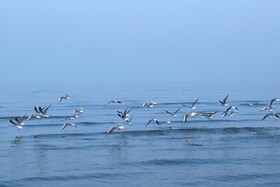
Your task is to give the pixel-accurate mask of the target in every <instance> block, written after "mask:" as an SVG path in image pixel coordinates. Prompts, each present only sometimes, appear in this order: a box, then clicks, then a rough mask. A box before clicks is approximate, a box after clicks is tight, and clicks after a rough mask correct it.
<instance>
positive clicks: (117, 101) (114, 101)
mask: <svg viewBox="0 0 280 187" xmlns="http://www.w3.org/2000/svg"><path fill="white" fill-rule="evenodd" d="M110 103H122V102H121V101H119V100H116V99H114V100H112V101H109V102H108V103H107V104H106V105H108V104H110Z"/></svg>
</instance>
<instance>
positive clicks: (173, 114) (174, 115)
mask: <svg viewBox="0 0 280 187" xmlns="http://www.w3.org/2000/svg"><path fill="white" fill-rule="evenodd" d="M180 109H181V108H178V109H177V110H176V111H175V112H169V111H167V110H166V111H165V112H166V113H167V114H170V115H171V116H173V117H174V118H176V116H177V115H176V114H177V112H179V110H180Z"/></svg>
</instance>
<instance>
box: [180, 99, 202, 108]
mask: <svg viewBox="0 0 280 187" xmlns="http://www.w3.org/2000/svg"><path fill="white" fill-rule="evenodd" d="M198 100H199V98H197V99H196V100H195V101H194V102H193V103H192V105H191V107H190V108H191V109H192V110H194V109H196V107H195V105H196V103H197V102H198ZM182 105H183V106H187V105H185V104H182Z"/></svg>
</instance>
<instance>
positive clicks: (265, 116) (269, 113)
mask: <svg viewBox="0 0 280 187" xmlns="http://www.w3.org/2000/svg"><path fill="white" fill-rule="evenodd" d="M268 116H270V113H269V114H266V115H265V116H264V117H263V118H262V119H261V120H264V119H265V118H267V117H268Z"/></svg>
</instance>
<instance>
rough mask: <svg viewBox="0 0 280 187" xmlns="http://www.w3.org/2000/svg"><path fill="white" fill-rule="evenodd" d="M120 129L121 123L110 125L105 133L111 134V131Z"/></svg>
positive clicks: (121, 127) (122, 127)
mask: <svg viewBox="0 0 280 187" xmlns="http://www.w3.org/2000/svg"><path fill="white" fill-rule="evenodd" d="M121 129H124V126H121V125H116V126H112V127H111V128H110V129H109V130H108V131H107V134H111V133H112V132H113V131H115V130H121Z"/></svg>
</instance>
